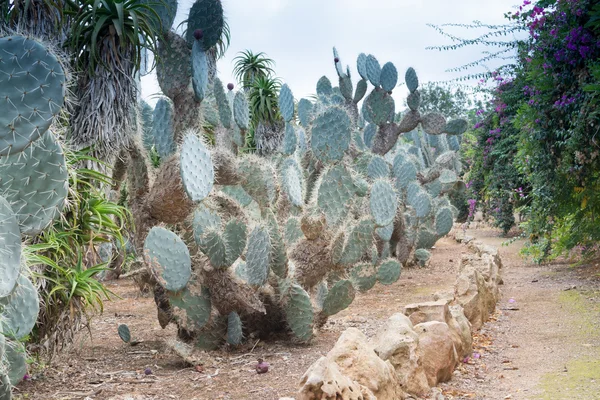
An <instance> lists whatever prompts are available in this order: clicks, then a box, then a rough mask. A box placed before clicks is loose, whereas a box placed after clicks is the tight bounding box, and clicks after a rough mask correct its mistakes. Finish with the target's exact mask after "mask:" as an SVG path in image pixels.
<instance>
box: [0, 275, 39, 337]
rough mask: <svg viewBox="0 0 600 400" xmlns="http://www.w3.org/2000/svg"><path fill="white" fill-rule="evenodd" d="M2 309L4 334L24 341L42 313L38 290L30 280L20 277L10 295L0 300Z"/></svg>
mask: <svg viewBox="0 0 600 400" xmlns="http://www.w3.org/2000/svg"><path fill="white" fill-rule="evenodd" d="M0 309H2V313H0V321H2V325H3V326H2V328H3V330H4V331H3V332H2V333H4V334H5V335H6V336H8V337H10V338H13V339H17V340H18V339H22V338H23V337H25V336H27V335H29V333H30V332H31V330H32V329H33V327H34V325H35V321H36V320H37V317H38V313H39V311H40V299H39V297H38V292H37V289H36V288H35V287H34V286H33V284H32V283H31V281H30V280H29V279H27V278H26V277H25V276H23V275H19V278H18V279H17V284H16V286H15V288H14V289H13V291H12V292H11V293H10V295H9V296H7V297H4V298H2V299H0Z"/></svg>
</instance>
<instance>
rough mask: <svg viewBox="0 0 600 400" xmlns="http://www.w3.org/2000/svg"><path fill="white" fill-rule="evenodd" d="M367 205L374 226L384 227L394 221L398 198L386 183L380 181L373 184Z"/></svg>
mask: <svg viewBox="0 0 600 400" xmlns="http://www.w3.org/2000/svg"><path fill="white" fill-rule="evenodd" d="M369 204H370V206H371V215H373V218H374V219H375V224H377V225H378V226H386V225H389V224H391V223H392V222H393V221H394V217H395V216H396V209H397V208H398V197H397V196H396V191H395V190H394V188H393V187H392V185H391V184H390V183H389V182H388V181H386V180H381V179H380V180H377V181H375V183H373V186H371V196H370V203H369Z"/></svg>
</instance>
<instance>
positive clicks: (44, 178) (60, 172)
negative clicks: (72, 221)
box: [0, 132, 69, 236]
mask: <svg viewBox="0 0 600 400" xmlns="http://www.w3.org/2000/svg"><path fill="white" fill-rule="evenodd" d="M68 178H69V177H68V172H67V165H66V162H65V156H64V154H63V151H62V148H61V147H60V145H59V144H58V142H57V141H56V138H55V137H54V135H53V134H52V133H50V132H46V133H45V134H44V135H43V136H42V137H41V138H40V139H39V140H37V141H36V142H35V143H34V144H33V145H31V146H30V147H28V148H27V149H25V150H24V151H22V152H21V153H16V154H12V155H10V156H4V157H0V195H2V196H4V198H5V199H6V201H8V203H9V204H10V206H11V208H12V210H13V212H14V213H15V214H16V216H17V219H18V220H19V224H20V229H21V233H23V234H24V235H31V236H33V235H37V234H38V233H40V232H41V231H42V230H43V229H45V228H46V227H47V226H48V224H50V222H51V221H52V220H54V219H55V218H58V217H59V216H60V213H61V211H62V209H63V207H64V205H65V201H66V198H67V194H68V190H69V188H68Z"/></svg>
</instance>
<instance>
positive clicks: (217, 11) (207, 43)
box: [185, 0, 225, 51]
mask: <svg viewBox="0 0 600 400" xmlns="http://www.w3.org/2000/svg"><path fill="white" fill-rule="evenodd" d="M224 24H225V21H224V19H223V6H222V5H221V0H196V2H195V3H194V4H193V5H192V8H191V9H190V13H189V16H188V19H187V30H186V35H185V38H186V40H187V41H188V43H189V44H192V43H193V42H194V41H195V40H196V39H195V38H194V31H195V30H196V29H201V30H202V34H203V35H202V39H200V42H201V43H202V48H203V49H204V51H208V50H209V49H210V48H211V47H213V46H214V45H216V44H217V43H218V42H219V40H220V39H221V35H222V34H223V25H224Z"/></svg>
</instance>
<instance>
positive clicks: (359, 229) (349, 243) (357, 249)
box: [340, 219, 375, 265]
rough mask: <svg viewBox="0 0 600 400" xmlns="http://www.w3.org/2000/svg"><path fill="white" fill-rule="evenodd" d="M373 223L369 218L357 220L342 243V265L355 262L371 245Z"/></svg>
mask: <svg viewBox="0 0 600 400" xmlns="http://www.w3.org/2000/svg"><path fill="white" fill-rule="evenodd" d="M374 229H375V224H374V222H373V221H372V220H370V219H363V220H361V221H359V222H358V223H357V224H356V225H355V226H354V227H353V228H352V231H351V232H350V235H348V239H347V240H346V243H345V244H344V253H343V256H342V259H341V261H340V263H341V264H343V265H352V264H355V263H357V262H358V261H359V260H360V259H361V258H362V257H363V255H364V254H365V253H366V252H367V251H369V250H370V249H371V247H372V245H373V232H374Z"/></svg>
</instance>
